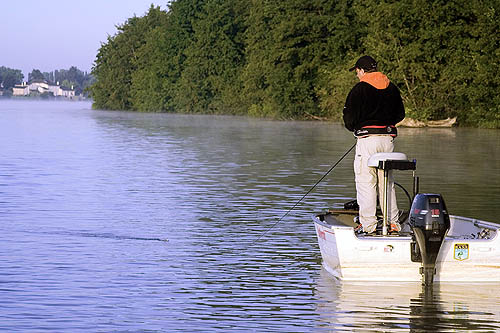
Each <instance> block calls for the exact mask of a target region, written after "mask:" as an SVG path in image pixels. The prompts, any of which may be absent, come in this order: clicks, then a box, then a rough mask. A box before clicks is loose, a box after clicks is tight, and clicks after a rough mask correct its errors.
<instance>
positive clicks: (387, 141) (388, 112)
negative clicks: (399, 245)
mask: <svg viewBox="0 0 500 333" xmlns="http://www.w3.org/2000/svg"><path fill="white" fill-rule="evenodd" d="M354 70H355V71H356V75H357V77H358V78H359V81H360V82H358V83H357V84H356V85H355V86H354V87H353V88H352V89H351V91H350V92H349V94H348V95H347V99H346V102H345V106H344V110H343V114H344V124H345V127H346V128H347V129H348V130H349V131H351V132H353V133H354V136H355V137H356V139H357V143H356V156H355V158H354V174H355V180H356V198H357V202H358V205H359V222H360V225H359V226H358V227H357V228H356V232H358V233H367V234H371V233H375V232H376V227H377V216H376V210H377V188H378V192H379V201H380V203H382V202H383V200H384V191H383V186H381V185H380V186H377V184H383V180H382V179H383V170H377V169H375V168H371V167H369V166H368V159H369V158H370V156H371V155H373V154H375V153H390V152H392V151H393V150H394V143H393V140H394V138H395V137H396V136H397V130H396V127H395V125H396V124H397V123H398V122H400V121H401V120H403V119H404V117H405V110H404V106H403V100H402V99H401V94H400V92H399V89H398V88H397V87H396V86H395V85H394V84H393V83H392V82H390V80H389V79H388V78H387V76H385V75H384V74H382V73H381V72H379V71H378V70H377V62H376V61H375V59H373V58H372V57H370V56H363V57H361V58H359V59H358V61H356V64H355V65H354V66H353V67H352V68H350V69H349V71H354ZM389 195H390V197H389V199H390V202H391V205H390V207H389V212H388V218H389V223H390V228H389V232H399V231H400V230H401V226H400V224H399V223H398V217H399V216H398V215H399V211H398V207H397V203H396V193H395V189H394V182H393V180H392V179H390V182H389ZM383 206H384V205H383V204H380V207H382V209H383Z"/></svg>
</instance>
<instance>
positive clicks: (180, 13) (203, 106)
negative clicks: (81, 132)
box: [90, 0, 500, 128]
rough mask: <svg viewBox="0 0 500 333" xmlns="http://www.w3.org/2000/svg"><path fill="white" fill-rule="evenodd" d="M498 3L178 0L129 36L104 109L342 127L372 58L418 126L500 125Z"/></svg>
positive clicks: (103, 72)
mask: <svg viewBox="0 0 500 333" xmlns="http://www.w3.org/2000/svg"><path fill="white" fill-rule="evenodd" d="M499 12H500V2H499V1H497V0H483V1H466V0H446V1H445V0H433V1H430V0H421V1H387V0H385V1H384V0H338V1H333V0H309V1H303V0H287V1H272V0H251V1H248V0H208V1H198V0H174V1H171V2H170V3H169V8H168V10H167V11H163V10H161V9H160V8H159V7H155V6H153V5H152V6H151V7H150V8H149V10H148V11H147V12H146V13H145V14H144V15H143V16H141V17H137V16H134V17H132V18H129V19H128V20H127V21H125V22H124V23H123V24H121V25H119V26H117V28H118V31H117V33H116V34H115V35H113V36H108V38H107V41H106V42H105V43H103V44H102V45H101V47H100V49H99V50H98V53H97V55H96V59H95V63H94V67H93V69H92V74H93V76H94V77H95V79H96V81H95V83H94V84H93V85H92V86H91V88H90V90H91V93H92V97H93V100H94V108H98V109H111V110H137V111H157V112H188V113H214V114H222V113H223V114H235V115H251V116H259V117H270V118H276V119H332V120H339V119H340V118H341V115H342V107H343V104H344V101H345V97H346V95H347V93H348V91H349V90H350V89H351V87H352V86H353V85H354V84H355V83H356V82H357V78H356V77H355V75H354V74H353V73H352V72H349V71H348V70H347V69H348V68H349V67H351V66H352V65H353V64H354V62H355V61H356V59H357V58H358V57H359V56H361V55H363V54H369V55H372V56H373V57H374V58H375V59H377V61H378V63H379V69H380V70H381V71H383V72H384V73H386V74H387V75H388V76H389V78H390V79H391V80H392V81H393V82H394V83H395V84H396V85H397V86H398V87H399V88H400V90H401V93H402V96H403V99H404V102H405V107H406V110H407V116H409V117H411V118H414V119H417V120H437V119H444V118H447V117H457V118H458V122H459V124H461V125H464V126H480V127H496V128H499V127H500V110H499V105H500V96H499V94H498V91H500V89H499V88H500V78H499V76H498V73H499V71H500V65H499V63H500V61H499V59H500V48H499V47H498V45H499V34H498V31H500V29H499V28H500V27H499V22H500V20H499V19H498V13H499Z"/></svg>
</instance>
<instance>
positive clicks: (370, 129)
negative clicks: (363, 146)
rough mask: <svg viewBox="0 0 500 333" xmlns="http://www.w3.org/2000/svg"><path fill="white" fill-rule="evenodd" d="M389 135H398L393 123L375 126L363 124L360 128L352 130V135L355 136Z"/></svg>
mask: <svg viewBox="0 0 500 333" xmlns="http://www.w3.org/2000/svg"><path fill="white" fill-rule="evenodd" d="M374 134H377V135H384V134H385V135H390V136H392V137H397V136H398V130H397V128H396V126H394V125H389V126H376V125H370V126H363V127H361V129H358V130H355V131H354V136H355V137H358V138H359V137H364V136H368V135H374Z"/></svg>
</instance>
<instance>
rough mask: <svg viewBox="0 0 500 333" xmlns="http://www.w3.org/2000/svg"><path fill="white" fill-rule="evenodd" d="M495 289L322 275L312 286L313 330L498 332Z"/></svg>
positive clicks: (499, 288)
mask: <svg viewBox="0 0 500 333" xmlns="http://www.w3.org/2000/svg"><path fill="white" fill-rule="evenodd" d="M499 294H500V286H499V285H496V284H452V283H442V284H435V285H433V286H432V287H429V288H425V287H422V286H421V284H420V283H410V282H390V283H388V282H383V283H382V282H371V283H370V282H368V283H366V282H343V281H339V280H336V279H334V278H333V277H332V276H331V275H330V274H329V273H328V272H327V271H326V270H325V269H322V270H321V274H320V276H319V277H318V279H317V281H316V296H317V297H318V302H317V309H316V310H317V313H318V315H319V317H320V320H319V322H318V329H327V330H336V331H337V330H338V331H375V332H378V331H405V332H442V331H454V332H463V331H468V332H471V331H482V332H484V331H498V330H500V309H499V308H498V307H497V304H498V295H499Z"/></svg>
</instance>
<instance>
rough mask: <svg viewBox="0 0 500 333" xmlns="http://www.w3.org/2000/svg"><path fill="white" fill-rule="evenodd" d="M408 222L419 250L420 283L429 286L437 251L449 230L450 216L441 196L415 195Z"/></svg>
mask: <svg viewBox="0 0 500 333" xmlns="http://www.w3.org/2000/svg"><path fill="white" fill-rule="evenodd" d="M409 222H410V227H411V228H412V230H413V237H414V239H415V241H416V243H417V244H418V248H419V250H420V257H421V260H422V268H421V271H420V273H421V274H422V283H423V284H424V285H431V284H432V283H433V280H434V273H435V267H436V259H437V256H438V254H439V249H440V248H441V244H442V243H443V241H444V238H445V236H446V233H447V232H448V229H450V216H449V215H448V211H447V210H446V205H445V203H444V200H443V198H442V196H441V195H440V194H427V193H421V194H417V195H416V196H415V198H414V199H413V203H412V205H411V209H410V216H409Z"/></svg>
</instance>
